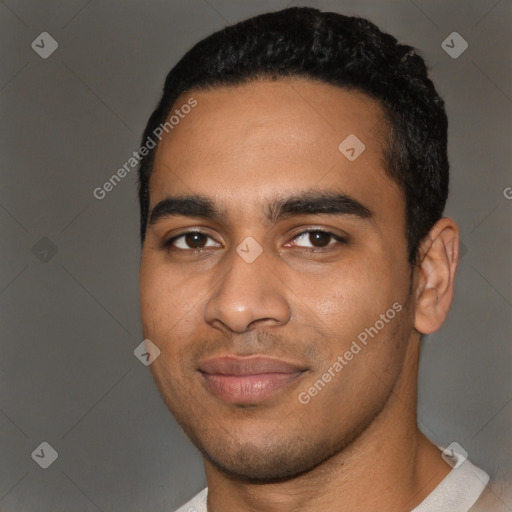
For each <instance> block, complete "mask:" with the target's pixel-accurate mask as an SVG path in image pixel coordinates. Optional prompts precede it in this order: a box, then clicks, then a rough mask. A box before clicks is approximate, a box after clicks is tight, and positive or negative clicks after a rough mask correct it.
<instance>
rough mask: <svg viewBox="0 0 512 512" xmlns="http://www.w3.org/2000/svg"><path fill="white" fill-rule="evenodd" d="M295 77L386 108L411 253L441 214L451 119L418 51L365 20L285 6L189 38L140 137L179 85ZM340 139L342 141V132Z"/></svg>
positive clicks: (389, 151) (146, 174)
mask: <svg viewBox="0 0 512 512" xmlns="http://www.w3.org/2000/svg"><path fill="white" fill-rule="evenodd" d="M281 77H301V78H307V79H311V80H313V81H317V82H318V81H320V82H323V83H326V84H330V85H335V86H339V87H342V88H344V89H348V90H357V91H360V92H363V93H366V94H367V95H368V96H370V97H372V98H374V99H376V100H377V101H378V102H379V103H380V105H381V106H382V108H383V111H384V113H385V119H386V125H387V128H388V132H389V136H388V138H387V141H386V142H385V144H384V158H385V162H384V163H385V172H386V173H387V175H388V176H389V177H390V178H391V179H393V180H394V181H395V182H396V183H397V184H398V185H399V186H400V188H401V190H402V191H403V193H404V196H405V204H406V212H405V216H406V237H407V243H408V258H409V262H410V263H411V264H414V263H415V262H416V261H417V256H418V248H419V244H420V242H421V241H422V239H423V238H424V237H425V235H426V234H427V233H428V232H429V230H430V229H431V227H432V226H433V225H434V224H435V222H437V220H439V219H440V218H441V216H442V214H443V210H444V207H445V203H446V199H447V196H448V181H449V164H448V155H447V129H448V120H447V117H446V112H445V108H444V102H443V100H442V99H441V98H440V96H439V95H438V93H437V91H436V89H435V87H434V85H433V83H432V81H431V80H430V79H429V78H428V71H427V67H426V64H425V62H424V60H423V58H422V57H421V56H420V55H418V53H417V51H416V49H415V48H413V47H412V46H408V45H405V44H399V43H398V41H397V39H396V38H394V37H393V36H391V35H389V34H386V33H384V32H382V31H381V30H380V29H379V28H378V27H377V26H376V25H375V24H373V23H372V22H370V21H368V20H366V19H364V18H360V17H354V16H344V15H342V14H338V13H333V12H322V11H320V10H318V9H314V8H309V7H292V8H288V9H284V10H281V11H277V12H271V13H266V14H262V15H259V16H255V17H253V18H249V19H247V20H244V21H241V22H239V23H236V24H234V25H231V26H228V27H226V28H224V29H222V30H219V31H218V32H215V33H214V34H212V35H210V36H209V37H207V38H205V39H203V40H202V41H200V42H198V43H197V44H196V45H195V46H193V47H192V48H191V49H190V50H189V51H188V52H187V53H186V54H185V55H184V56H183V58H182V59H181V60H180V61H179V62H178V63H177V64H176V65H175V66H174V68H173V69H172V70H171V71H170V72H169V74H168V75H167V78H166V80H165V85H164V89H163V94H162V97H161V99H160V102H159V103H158V106H157V108H156V109H155V111H154V112H153V113H152V115H151V117H150V118H149V121H148V123H147V126H146V129H145V131H144V134H143V138H142V140H143V143H144V141H146V140H147V138H148V137H150V136H151V134H152V133H153V132H154V130H155V129H156V128H157V127H158V126H159V125H161V124H163V123H165V121H166V118H167V116H168V115H169V113H170V112H171V109H172V108H173V106H174V103H175V102H176V100H177V99H178V97H179V96H181V95H182V94H183V93H185V92H190V91H192V90H205V89H215V88H217V87H222V86H233V85H241V84H244V83H248V82H251V81H256V80H268V79H270V80H277V79H279V78H281ZM340 142H341V141H340ZM155 150H156V148H155V149H151V150H150V151H149V153H148V154H147V155H146V156H145V157H143V158H142V159H141V161H140V164H139V202H140V212H141V223H140V235H141V241H142V243H144V238H145V233H146V228H147V222H148V214H149V211H148V208H149V180H150V177H151V172H152V166H153V160H154V153H155Z"/></svg>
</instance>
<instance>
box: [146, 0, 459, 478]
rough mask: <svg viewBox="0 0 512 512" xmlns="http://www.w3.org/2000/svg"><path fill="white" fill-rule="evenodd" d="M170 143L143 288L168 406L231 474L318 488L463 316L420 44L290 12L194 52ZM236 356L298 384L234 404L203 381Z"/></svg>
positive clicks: (167, 94) (166, 140)
mask: <svg viewBox="0 0 512 512" xmlns="http://www.w3.org/2000/svg"><path fill="white" fill-rule="evenodd" d="M185 105H186V106H187V108H184V106H185ZM170 116H174V117H175V118H176V120H175V121H172V120H171V118H170ZM178 118H179V119H178ZM166 123H167V124H166ZM162 127H163V129H162ZM354 135H355V138H354ZM155 138H158V139H159V142H158V144H157V145H156V147H154V148H151V149H149V150H148V151H147V154H146V155H145V156H143V158H142V159H141V164H140V169H139V179H140V188H139V199H140V208H141V240H142V244H143V250H142V261H141V277H140V279H141V309H142V322H143V328H144V336H145V337H146V338H149V339H151V340H152V342H153V343H155V344H156V345H157V346H158V347H159V349H160V351H161V355H160V357H159V358H158V359H157V360H156V361H155V362H154V363H153V364H152V366H151V369H152V372H153V375H154V377H155V380H156V382H157V385H158V387H159V389H160V392H161V393H162V396H163V398H164V400H165V401H166V403H167V405H168V406H169V408H170V409H171V410H172V412H173V414H174V415H175V417H176V419H177V420H178V421H179V422H180V424H181V425H182V427H183V428H184V430H185V431H186V433H187V434H188V435H189V436H190V438H191V439H192V441H193V442H194V443H195V444H196V446H198V448H199V449H200V450H201V452H202V453H203V455H204V456H205V458H206V459H207V460H208V461H210V463H211V464H213V465H215V466H216V467H218V468H220V469H221V470H222V471H224V472H226V473H228V474H232V475H234V476H236V477H238V478H246V479H249V480H253V481H266V480H276V479H277V480H278V479H281V478H288V477H291V476H294V475H297V474H300V473H301V472H305V471H308V470H309V469H311V468H312V467H314V466H316V465H318V464H320V463H321V462H322V461H323V460H326V459H327V458H329V457H331V456H332V455H333V454H334V453H337V452H339V451H340V450H342V449H343V448H344V447H346V446H348V445H349V444H350V443H351V442H353V440H354V439H356V438H357V437H358V436H359V435H360V434H361V433H362V432H364V430H365V429H367V428H368V427H369V426H370V425H371V424H372V423H373V422H375V420H376V418H377V417H378V416H379V415H380V414H381V413H382V411H383V410H385V408H386V407H387V404H388V403H389V401H390V397H391V396H392V395H393V393H396V392H397V389H398V387H399V386H403V385H404V383H408V384H410V385H411V386H412V387H411V389H412V391H415V387H414V385H413V384H412V382H413V381H414V379H415V378H416V373H415V371H416V370H415V369H414V368H412V366H414V365H413V361H414V354H415V352H414V351H415V350H416V348H411V347H416V344H417V341H419V337H420V335H421V334H424V333H429V332H433V331H434V330H436V329H437V328H439V326H440V325H441V324H442V322H443V321H444V318H445V316H446V313H447V311H448V308H449V304H450V302H451V298H452V291H453V275H454V272H455V269H456V260H457V246H458V238H457V231H456V226H455V225H454V223H453V222H450V220H448V219H443V218H442V213H443V209H444V206H445V202H446V198H447V193H448V159H447V119H446V114H445V111H444V105H443V101H442V99H441V98H440V97H439V96H438V94H437V93H436V91H435V88H434V86H433V84H432V82H431V81H430V80H429V78H428V77H427V70H426V67H425V64H424V61H423V59H422V58H421V57H420V56H419V55H417V54H416V53H415V52H414V50H413V48H412V47H410V46H407V45H402V44H398V43H397V41H396V39H395V38H394V37H392V36H390V35H388V34H384V33H382V32H381V31H380V30H379V29H378V28H377V27H376V26H375V25H373V24H372V23H370V22H369V21H367V20H364V19H361V18H356V17H346V16H343V15H340V14H335V13H322V12H320V11H318V10H316V9H310V8H291V9H286V10H284V11H280V12H276V13H270V14H265V15H261V16H257V17H255V18H252V19H250V20H247V21H244V22H241V23H238V24H236V25H234V26H231V27H227V28H225V29H223V30H221V31H219V32H217V33H215V34H213V35H211V36H210V37H208V38H206V39H204V40H203V41H201V42H199V43H198V44H197V45H196V46H194V47H193V48H192V49H191V50H190V51H189V52H188V53H187V54H186V55H185V56H184V57H183V58H182V59H181V60H180V62H178V64H177V65H176V66H175V67H174V68H173V69H172V70H171V72H170V73H169V75H168V76H167V79H166V81H165V86H164V91H163V95H162V98H161V100H160V102H159V104H158V106H157V108H156V109H155V111H154V112H153V114H152V115H151V117H150V119H149V121H148V124H147V126H146V129H145V131H144V134H143V139H142V140H143V145H146V143H147V141H148V140H150V139H151V140H154V139H155ZM344 141H348V142H344ZM344 144H345V145H344ZM347 144H348V146H349V148H348V150H349V151H351V152H350V153H347ZM153 145H154V144H153ZM148 146H149V145H148ZM352 149H353V150H354V151H353V150H352ZM354 153H355V158H352V159H351V158H348V156H352V157H354ZM347 155H348V156H347ZM306 228H307V229H309V233H305V230H306ZM191 231H195V234H194V233H190V232H191ZM187 233H188V234H187ZM244 253H247V254H250V255H251V257H247V254H244ZM415 343H416V344H415ZM349 353H351V354H352V356H351V355H350V354H349ZM345 354H346V357H344V355H345ZM226 355H227V356H236V357H239V358H248V359H249V358H251V357H254V356H257V355H264V356H268V357H272V358H278V359H280V360H284V361H286V362H288V363H290V364H291V365H292V366H294V367H295V368H296V369H297V372H296V373H297V375H295V376H294V378H293V380H292V381H291V382H290V383H289V384H287V385H286V386H285V387H284V388H283V389H280V390H279V391H277V392H276V393H274V394H272V395H271V396H268V397H265V398H262V399H261V400H253V401H252V402H251V403H247V402H245V401H244V400H237V399H234V400H224V399H223V398H222V397H219V396H218V395H215V393H214V394H212V393H211V387H209V386H211V385H212V383H211V382H209V383H206V384H205V381H204V379H205V376H204V375H205V373H208V372H205V368H207V367H208V362H209V361H210V360H211V359H212V358H215V357H217V356H226ZM340 357H341V359H342V360H343V361H341V360H340V359H339V358H340ZM336 362H338V365H336V364H335V363H336ZM325 375H327V376H326V377H325V378H323V376H325ZM329 375H330V377H329ZM319 381H322V382H323V384H322V383H319ZM272 382H274V381H272ZM315 383H316V384H315ZM272 385H273V384H272ZM214 386H215V384H214ZM222 386H225V384H222ZM315 386H316V387H315ZM313 388H315V389H317V391H316V392H315V391H313V390H312V389H313ZM320 388H321V389H320ZM324 388H325V389H324ZM308 390H311V392H310V391H308ZM301 393H302V394H301ZM413 394H414V393H413V392H412V394H411V396H412V395H413ZM301 397H302V399H301ZM307 397H309V399H308V398H307ZM312 397H314V400H312V399H311V398H312ZM361 404H364V406H363V407H361V406H360V405H361ZM325 425H329V427H326V426H325ZM312 433H313V435H312Z"/></svg>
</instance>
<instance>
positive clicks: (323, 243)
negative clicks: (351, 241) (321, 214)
mask: <svg viewBox="0 0 512 512" xmlns="http://www.w3.org/2000/svg"><path fill="white" fill-rule="evenodd" d="M337 243H338V244H343V243H346V240H345V239H344V238H343V237H341V236H339V235H335V234H334V233H331V232H330V231H324V230H321V229H315V230H313V229H312V230H308V231H303V232H302V233H299V234H298V235H297V236H296V237H295V238H294V245H296V246H297V247H303V248H305V249H322V248H324V247H328V246H331V245H336V244H337Z"/></svg>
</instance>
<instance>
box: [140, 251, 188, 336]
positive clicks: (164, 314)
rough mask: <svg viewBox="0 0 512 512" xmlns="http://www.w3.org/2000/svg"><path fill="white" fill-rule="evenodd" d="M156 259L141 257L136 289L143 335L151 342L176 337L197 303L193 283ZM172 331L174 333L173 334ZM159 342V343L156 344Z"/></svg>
mask: <svg viewBox="0 0 512 512" xmlns="http://www.w3.org/2000/svg"><path fill="white" fill-rule="evenodd" d="M155 259H156V258H151V257H143V259H142V261H141V268H140V278H139V289H140V308H141V319H142V325H143V329H144V336H146V337H148V338H150V339H151V337H153V338H155V339H154V340H153V341H155V342H156V340H160V341H161V342H163V340H167V339H168V338H175V339H177V338H178V334H179V333H180V332H181V331H183V329H186V328H187V325H189V322H187V318H188V316H189V315H192V314H194V311H195V308H196V307H197V302H198V300H197V299H198V292H197V286H193V283H190V282H189V280H188V278H185V277H184V276H183V275H180V273H179V272H176V271H171V270H169V269H168V268H167V267H166V265H164V264H161V263H158V262H156V261H155ZM173 333H174V335H175V336H174V335H173ZM160 344H162V343H160Z"/></svg>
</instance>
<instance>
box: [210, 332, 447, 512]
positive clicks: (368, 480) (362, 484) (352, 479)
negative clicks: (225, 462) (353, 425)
mask: <svg viewBox="0 0 512 512" xmlns="http://www.w3.org/2000/svg"><path fill="white" fill-rule="evenodd" d="M418 356H419V341H412V340H411V348H410V350H409V351H408V354H407V356H406V358H407V359H408V360H407V361H405V364H404V372H402V374H401V376H400V377H399V379H398V380H397V383H396V385H395V387H394V390H393V393H392V394H391V396H390V399H389V400H388V402H387V404H386V406H385V407H384V408H383V410H382V411H381V413H380V414H379V416H378V417H377V418H376V419H375V420H374V421H373V423H372V424H371V425H370V426H369V427H368V428H367V429H366V430H365V431H364V432H362V433H361V434H360V435H359V437H357V438H356V439H355V440H354V441H353V442H352V443H351V444H350V445H349V446H347V447H346V448H345V449H344V450H343V451H342V452H340V453H338V454H336V455H335V456H333V457H331V458H330V459H329V460H327V461H326V462H324V463H323V464H321V465H320V466H318V467H316V468H314V469H312V470H311V471H309V472H307V473H305V474H302V475H300V476H297V477H294V478H291V479H290V480H287V481H285V482H279V483H270V484H250V483H246V482H240V481H237V480H234V479H232V478H230V477H229V476H227V475H225V474H224V473H222V472H220V471H219V470H218V469H217V468H216V467H214V466H213V465H212V464H211V463H210V462H209V461H207V460H205V472H206V478H207V481H208V512H220V511H224V510H237V511H240V512H245V511H251V512H292V511H297V510H301V512H313V511H318V510H323V511H325V512H331V511H332V512H335V511H336V512H348V511H351V512H359V511H361V512H363V511H367V510H379V511H380V512H396V511H400V512H406V511H410V510H412V509H413V508H414V507H416V506H417V505H418V504H419V503H421V502H422V501H423V500H424V499H425V497H426V496H428V494H430V493H431V492H432V490H433V489H434V488H435V487H436V486H437V485H438V484H439V482H440V481H441V480H442V479H443V478H444V477H445V476H446V475H447V474H448V472H449V471H450V466H449V465H448V464H447V463H445V462H444V461H443V459H442V458H441V452H440V451H439V449H438V448H437V447H436V446H435V445H434V444H432V443H431V442H430V441H429V440H428V439H427V438H426V437H425V435H423V434H422V433H421V432H420V431H419V429H418V427H417V420H416V396H417V384H416V383H417V371H418Z"/></svg>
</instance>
